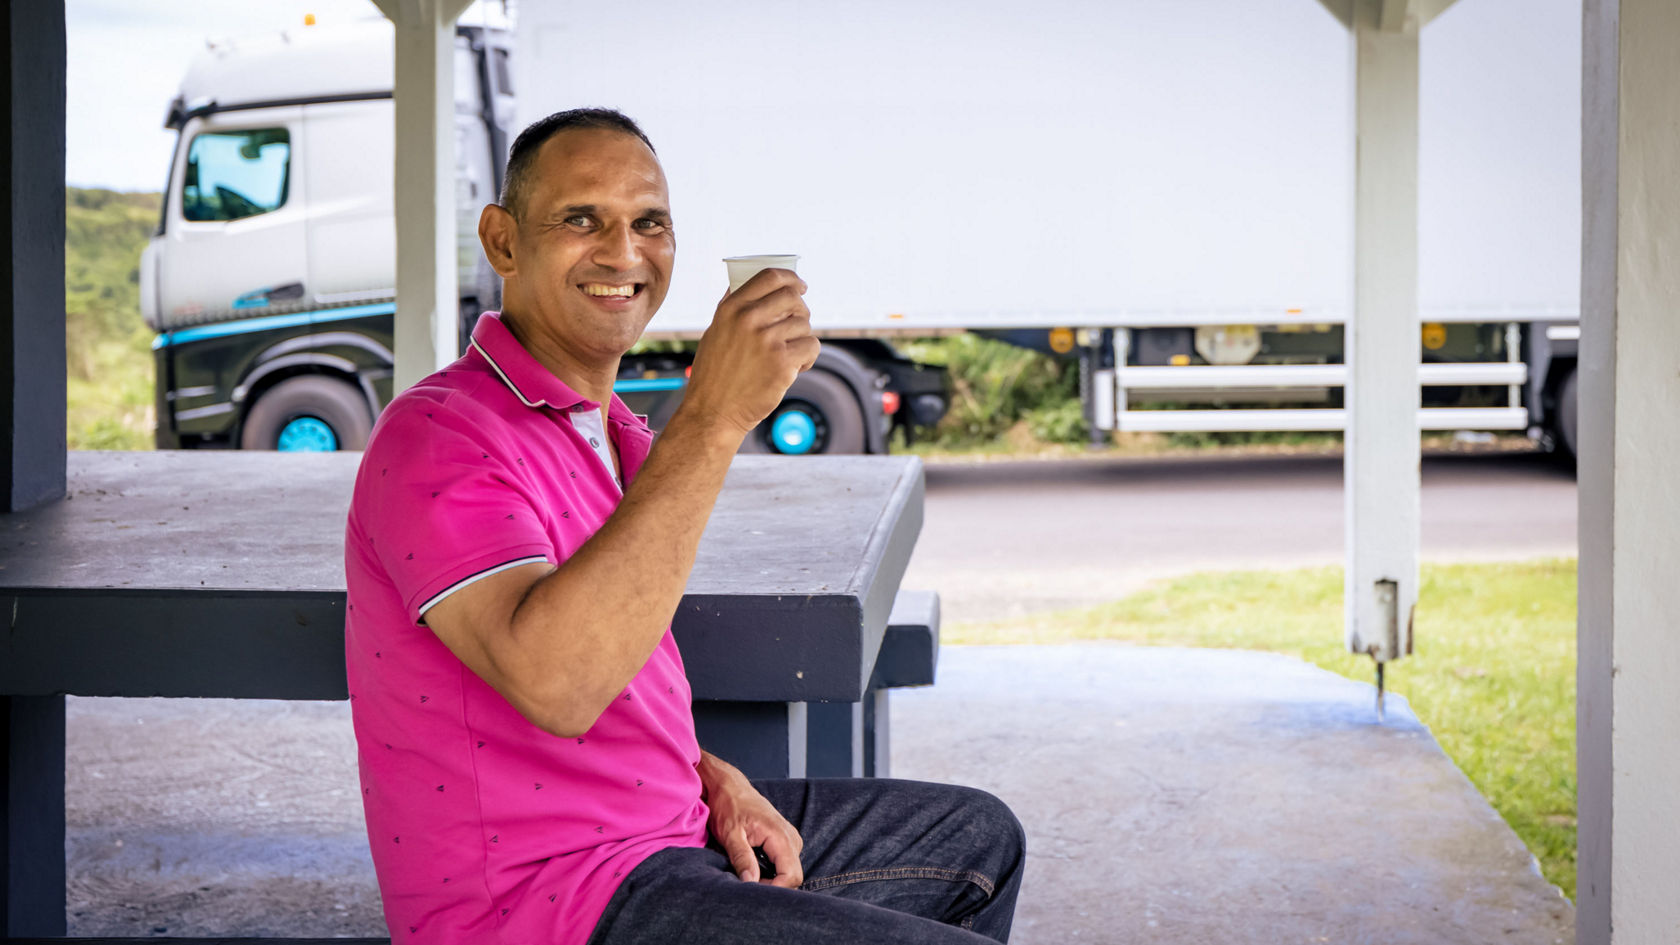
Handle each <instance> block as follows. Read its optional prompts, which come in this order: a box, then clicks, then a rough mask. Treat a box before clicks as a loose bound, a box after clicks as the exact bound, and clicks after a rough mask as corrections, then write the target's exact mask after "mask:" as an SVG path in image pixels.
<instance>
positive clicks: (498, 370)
mask: <svg viewBox="0 0 1680 945" xmlns="http://www.w3.org/2000/svg"><path fill="white" fill-rule="evenodd" d="M468 343H469V344H471V345H472V346H473V347H474V348H477V349H478V353H479V354H481V355H483V356H484V360H486V361H488V362H490V367H491V368H492V369H493V370H494V371H495V372H496V376H497V377H499V378H501V379H502V383H503V384H506V385H507V386H508V390H511V391H513V396H515V397H518V398H519V402H520V403H522V404H524V405H525V406H527V407H548V408H549V409H551V410H558V409H560V408H558V407H555V406H554V405H553V404H551V403H549V402H548V401H546V400H538V401H533V400H531V398H529V397H526V396H525V392H524V391H522V390H520V389H519V385H518V384H515V383H514V382H513V378H511V377H508V376H507V372H506V371H504V370H502V366H501V365H500V364H497V363H496V359H495V358H492V357H491V356H490V352H488V351H486V350H484V346H483V345H481V344H479V343H478V339H477V338H474V339H472V340H471V341H470V342H468Z"/></svg>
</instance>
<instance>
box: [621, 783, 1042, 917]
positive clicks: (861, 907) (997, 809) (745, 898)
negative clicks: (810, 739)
mask: <svg viewBox="0 0 1680 945" xmlns="http://www.w3.org/2000/svg"><path fill="white" fill-rule="evenodd" d="M753 786H754V787H756V788H757V789H758V791H759V793H761V794H763V795H764V796H765V798H766V799H768V800H769V801H770V803H771V804H773V805H775V807H776V809H777V810H779V811H781V812H782V816H784V817H786V818H787V819H788V821H789V822H790V823H792V824H793V826H794V827H795V828H797V829H798V830H799V834H800V836H801V837H803V838H804V840H805V850H804V853H803V854H802V855H801V856H800V863H801V865H802V866H803V867H804V868H805V885H803V886H801V887H800V888H798V889H784V888H782V887H778V886H770V885H768V884H762V883H744V882H742V881H741V880H740V879H738V878H737V877H736V876H735V873H734V871H733V870H731V869H730V866H729V860H728V858H726V857H725V856H724V855H723V851H722V849H721V848H719V847H718V846H717V845H716V843H715V842H714V843H713V844H712V845H711V846H707V847H702V848H699V849H689V848H680V847H672V848H670V849H666V850H661V851H659V852H658V853H655V854H654V855H653V856H651V857H648V858H647V859H646V860H644V861H642V863H641V865H639V866H637V867H636V868H635V869H634V870H631V871H630V875H629V876H626V877H625V878H624V885H622V886H620V887H619V888H618V892H616V893H615V894H614V895H613V897H612V900H611V901H610V902H608V903H607V909H606V912H605V913H604V914H603V915H602V916H601V921H600V923H599V924H598V925H596V927H595V934H594V935H593V936H592V937H591V938H590V939H589V945H633V943H634V945H644V943H645V945H653V943H658V945H679V943H680V945H735V943H741V945H841V943H847V945H863V943H868V945H875V943H888V942H890V943H902V945H923V943H926V945H934V943H940V945H945V943H949V945H960V943H968V945H982V943H986V942H989V941H992V940H995V941H999V942H1006V941H1008V940H1009V926H1010V923H1011V922H1012V921H1013V920H1014V918H1015V895H1016V892H1017V891H1018V890H1019V889H1020V886H1021V870H1022V867H1023V865H1024V855H1025V846H1024V843H1025V837H1024V836H1023V834H1022V832H1021V823H1020V821H1018V820H1016V819H1015V815H1014V814H1013V813H1011V812H1010V810H1009V808H1008V807H1006V806H1004V804H1003V802H1002V801H1000V800H998V799H997V798H995V797H993V796H991V795H990V794H987V793H985V792H983V791H976V790H973V789H972V788H963V787H955V786H952V785H946V784H924V783H921V782H917V781H893V780H887V779H874V778H835V779H813V780H790V781H755V782H753Z"/></svg>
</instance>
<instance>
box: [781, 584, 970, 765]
mask: <svg viewBox="0 0 1680 945" xmlns="http://www.w3.org/2000/svg"><path fill="white" fill-rule="evenodd" d="M887 619H888V626H887V632H886V635H885V636H884V637H883V638H882V640H881V651H880V654H879V656H878V657H877V659H876V660H875V669H874V673H873V674H872V675H871V676H870V680H869V687H868V690H867V691H866V692H865V693H864V695H863V699H862V700H861V701H859V702H813V703H811V704H810V705H809V713H808V714H809V718H810V724H809V726H808V727H807V731H806V744H807V750H806V772H807V774H808V775H809V776H810V777H813V778H856V777H866V778H874V777H886V776H887V775H886V773H885V772H886V770H887V752H888V746H887V731H886V728H887V724H888V716H887V690H888V689H890V688H895V687H903V686H927V685H931V684H932V683H933V675H934V669H935V666H936V665H937V663H938V660H939V595H938V594H937V593H935V592H933V591H899V592H898V596H897V597H896V598H895V599H894V601H893V607H892V614H891V615H890V616H889V617H888V618H887Z"/></svg>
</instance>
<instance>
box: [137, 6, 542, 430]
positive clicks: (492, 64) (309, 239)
mask: <svg viewBox="0 0 1680 945" xmlns="http://www.w3.org/2000/svg"><path fill="white" fill-rule="evenodd" d="M463 20H464V22H463V25H462V26H460V27H459V29H458V31H457V35H456V46H455V68H456V75H455V89H456V103H455V106H456V107H455V135H456V148H455V154H456V162H457V166H456V209H457V214H458V219H459V222H460V225H459V226H458V227H457V231H458V233H459V234H460V237H459V252H458V259H459V271H458V279H459V284H460V286H461V313H462V325H463V329H462V331H463V335H464V333H465V331H466V330H468V329H469V328H470V325H471V322H472V320H473V319H474V318H475V317H476V315H477V313H478V312H479V311H480V310H481V309H483V308H485V307H487V305H488V298H489V296H490V294H491V289H490V286H489V282H490V280H489V278H488V273H487V271H486V270H487V267H485V266H483V265H482V264H481V262H480V260H481V254H480V252H479V248H478V244H477V239H476V235H475V234H476V227H477V219H478V213H479V209H480V208H481V207H482V206H483V205H484V204H485V203H486V202H489V201H492V200H494V199H496V194H497V193H498V191H499V189H500V186H501V177H502V172H503V170H504V167H505V160H506V157H505V156H506V150H507V126H508V123H509V122H510V121H511V116H512V89H511V87H510V78H509V76H510V72H509V69H508V58H509V39H508V33H507V30H506V29H505V24H497V23H495V22H487V21H485V20H484V19H483V18H482V17H480V18H478V19H477V20H476V21H473V20H468V19H466V18H463ZM392 67H393V63H392V27H391V25H390V23H389V22H388V21H385V20H383V19H370V20H367V21H364V22H358V23H354V24H349V25H345V26H335V27H331V28H327V27H316V26H304V27H301V28H298V29H295V30H290V31H287V32H284V33H281V34H279V35H277V36H268V37H263V38H259V39H252V40H239V41H222V42H213V43H211V44H210V45H209V48H208V49H207V50H206V51H205V53H204V54H202V55H201V56H200V57H199V58H198V59H197V61H195V62H194V63H193V64H192V66H191V68H190V69H189V71H188V73H187V76H186V78H185V79H184V80H183V82H182V85H181V91H180V94H179V95H178V96H177V97H176V98H175V100H174V101H173V102H172V103H171V104H170V107H169V112H168V115H167V119H166V126H167V127H169V128H171V129H174V130H176V131H177V132H178V133H179V137H178V140H177V143H176V148H175V153H174V156H173V160H172V162H171V166H170V170H169V178H168V182H167V186H166V188H165V192H164V199H163V211H162V214H161V216H160V219H159V221H158V228H157V231H156V233H155V234H154V235H153V237H152V239H151V241H150V242H149V244H148V245H147V247H146V250H145V252H144V254H143V255H142V258H141V265H140V282H141V286H140V297H141V310H142V314H143V315H144V316H145V318H146V321H147V324H148V325H150V326H151V327H152V328H153V329H154V330H155V331H157V332H158V335H157V338H156V340H155V341H154V342H153V345H152V347H153V351H154V357H155V361H156V368H157V416H158V427H157V437H156V443H157V446H158V448H160V449H168V448H246V449H282V450H331V449H360V448H361V447H362V446H363V445H364V444H365V443H366V440H367V436H368V434H369V432H370V431H371V430H372V426H373V418H374V417H375V416H376V415H377V414H378V413H379V411H380V410H381V409H382V408H383V407H384V405H385V404H386V403H388V402H389V401H390V399H391V397H392V395H393V390H392V380H391V379H392V365H393V363H394V357H393V353H392V316H393V314H394V313H395V311H396V291H395V288H394V283H395V272H396V254H395V235H394V231H393V228H392V219H393V212H392V203H391V201H392V187H393V180H392V176H393V157H394V154H393V148H394V145H393V141H394V134H393V127H394V126H393V122H394V118H393V109H392V91H391V90H392Z"/></svg>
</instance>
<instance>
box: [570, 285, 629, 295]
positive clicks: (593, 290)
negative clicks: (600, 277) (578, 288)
mask: <svg viewBox="0 0 1680 945" xmlns="http://www.w3.org/2000/svg"><path fill="white" fill-rule="evenodd" d="M583 291H584V294H586V295H621V296H624V297H625V298H629V297H630V296H632V295H635V294H636V287H635V286H633V285H586V286H584V287H583Z"/></svg>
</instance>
